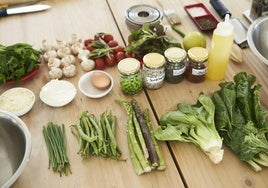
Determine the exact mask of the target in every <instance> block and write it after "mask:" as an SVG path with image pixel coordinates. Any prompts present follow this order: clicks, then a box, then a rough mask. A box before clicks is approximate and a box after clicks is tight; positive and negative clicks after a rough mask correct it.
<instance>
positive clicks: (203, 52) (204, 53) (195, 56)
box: [188, 47, 208, 62]
mask: <svg viewBox="0 0 268 188" xmlns="http://www.w3.org/2000/svg"><path fill="white" fill-rule="evenodd" d="M188 56H189V58H190V59H191V60H193V61H196V62H204V61H206V60H207V59H208V50H207V49H206V48H202V47H193V48H191V49H189V50H188Z"/></svg>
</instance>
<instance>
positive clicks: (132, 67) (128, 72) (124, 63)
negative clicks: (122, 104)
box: [117, 58, 142, 95]
mask: <svg viewBox="0 0 268 188" xmlns="http://www.w3.org/2000/svg"><path fill="white" fill-rule="evenodd" d="M117 68H118V70H119V73H120V74H119V76H120V79H119V80H120V81H119V82H120V87H121V91H122V92H123V93H124V94H125V95H135V94H137V93H139V92H140V91H141V90H142V76H141V70H140V62H139V61H138V60H137V59H135V58H125V59H123V60H121V61H120V62H119V63H118V65H117Z"/></svg>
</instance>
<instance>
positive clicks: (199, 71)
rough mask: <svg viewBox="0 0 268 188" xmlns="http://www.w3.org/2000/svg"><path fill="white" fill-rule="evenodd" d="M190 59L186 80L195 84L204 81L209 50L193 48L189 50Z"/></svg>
mask: <svg viewBox="0 0 268 188" xmlns="http://www.w3.org/2000/svg"><path fill="white" fill-rule="evenodd" d="M188 58H189V60H188V64H187V67H186V71H185V77H186V79H187V80H189V81H191V82H194V83H199V82H202V81H204V80H205V74H206V71H207V67H206V63H207V59H208V50H207V49H206V48H202V47H193V48H191V49H189V50H188Z"/></svg>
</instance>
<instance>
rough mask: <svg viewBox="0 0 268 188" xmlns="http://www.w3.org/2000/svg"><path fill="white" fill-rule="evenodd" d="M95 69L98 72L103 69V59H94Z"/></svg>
mask: <svg viewBox="0 0 268 188" xmlns="http://www.w3.org/2000/svg"><path fill="white" fill-rule="evenodd" d="M95 68H96V69H99V70H103V69H104V68H105V60H104V58H97V59H95Z"/></svg>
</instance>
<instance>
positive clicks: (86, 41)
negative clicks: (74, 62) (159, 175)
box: [84, 39, 94, 47]
mask: <svg viewBox="0 0 268 188" xmlns="http://www.w3.org/2000/svg"><path fill="white" fill-rule="evenodd" d="M92 41H94V40H93V39H86V40H85V41H84V45H85V47H87V46H88V45H89V44H90V43H91V42H92Z"/></svg>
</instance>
